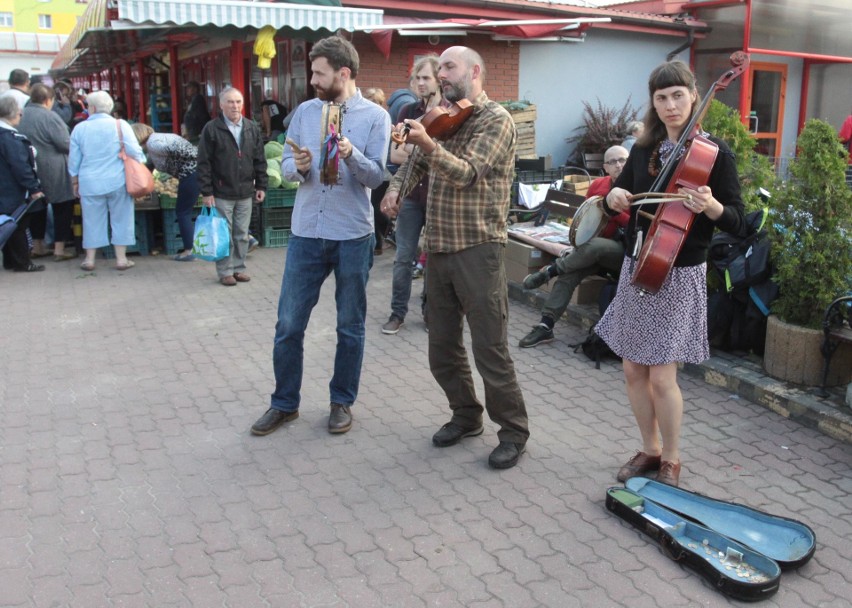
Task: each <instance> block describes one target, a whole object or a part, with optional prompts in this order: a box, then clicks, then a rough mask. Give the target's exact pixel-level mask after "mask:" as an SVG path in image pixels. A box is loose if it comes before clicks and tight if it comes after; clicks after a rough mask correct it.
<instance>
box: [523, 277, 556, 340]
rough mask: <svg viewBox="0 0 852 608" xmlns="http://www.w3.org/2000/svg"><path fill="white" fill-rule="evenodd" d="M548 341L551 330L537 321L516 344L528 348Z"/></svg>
mask: <svg viewBox="0 0 852 608" xmlns="http://www.w3.org/2000/svg"><path fill="white" fill-rule="evenodd" d="M530 276H532V275H530ZM548 342H553V330H552V329H550V328H549V327H548V326H547V325H545V324H544V323H539V324H538V325H536V326H535V327H533V329H532V331H531V332H530V333H528V334H527V335H526V336H524V337H523V338H521V341H520V342H518V346H520V347H521V348H530V347H531V346H538V345H539V344H547V343H548Z"/></svg>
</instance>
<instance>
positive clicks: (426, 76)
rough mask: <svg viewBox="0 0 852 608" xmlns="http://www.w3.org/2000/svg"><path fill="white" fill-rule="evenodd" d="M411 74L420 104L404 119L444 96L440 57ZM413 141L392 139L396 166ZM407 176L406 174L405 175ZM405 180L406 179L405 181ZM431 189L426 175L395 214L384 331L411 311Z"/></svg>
mask: <svg viewBox="0 0 852 608" xmlns="http://www.w3.org/2000/svg"><path fill="white" fill-rule="evenodd" d="M411 76H412V78H413V79H414V81H415V83H416V85H415V86H416V88H417V94H418V96H419V97H420V101H419V102H418V103H413V104H409V105H406V106H403V108H402V109H401V110H400V112H399V118H400V120H401V121H403V123H404V121H406V120H411V119H415V120H416V119H419V118H421V117H422V116H424V115H428V113H429V112H430V111H432V110H433V109H434V108H436V107H438V106H439V105H440V104H441V103H442V102H443V101H444V97H443V95H441V86H440V83H439V82H438V56H437V55H427V56H425V57H421V58H420V59H418V60H417V61H416V62H414V66H413V67H412V68H411ZM402 131H404V127H403V124H400V125H398V126H397V134H399V133H400V132H402ZM416 147H417V146H415V145H414V144H412V143H408V142H406V141H404V142H403V143H400V144H397V143H394V142H391V147H390V159H391V162H392V163H394V164H396V165H402V164H404V163H405V161H406V160H407V159H408V157H409V156H410V155H411V153H412V152H413V151H414V149H415V148H416ZM403 178H405V175H403ZM404 181H405V180H404ZM428 191H429V178H428V176H424V177H423V178H422V179H421V180H420V181H419V182H418V183H417V185H415V186H414V188H413V189H412V190H411V191H410V192H409V193H408V195H407V196H406V197H405V198H404V199H403V200H402V203H401V204H400V205H399V209H398V213H397V215H396V229H395V233H396V257H395V258H394V260H393V287H392V290H391V314H390V317H389V318H388V321H387V323H385V324H384V325H382V333H384V334H389V335H394V334H397V333H399V330H400V328H401V327H402V326H403V324H404V323H405V316H406V315H407V314H408V301H409V300H410V299H411V279H412V274H413V266H412V264H413V262H414V259H415V257H416V256H417V244H418V242H419V241H420V233H421V232H422V231H423V226H424V224H426V195H427V193H428ZM425 304H426V291H425V290H424V291H423V299H422V305H421V308H422V311H423V313H424V319H423V320H424V322H425V321H426V314H425V313H426V309H425Z"/></svg>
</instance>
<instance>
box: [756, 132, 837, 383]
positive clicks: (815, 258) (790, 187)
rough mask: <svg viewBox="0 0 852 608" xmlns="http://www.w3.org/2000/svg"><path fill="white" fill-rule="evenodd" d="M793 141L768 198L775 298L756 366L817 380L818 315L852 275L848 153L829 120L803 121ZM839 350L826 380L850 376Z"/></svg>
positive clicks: (819, 362)
mask: <svg viewBox="0 0 852 608" xmlns="http://www.w3.org/2000/svg"><path fill="white" fill-rule="evenodd" d="M797 144H798V156H797V157H796V158H795V159H794V160H793V161H792V162H791V163H790V176H789V179H788V180H787V181H786V182H785V183H783V184H782V185H781V187H780V188H779V189H778V190H777V192H776V195H775V197H774V198H773V200H772V203H771V205H772V208H773V214H772V222H771V225H770V232H771V238H772V256H773V260H774V264H775V267H776V271H775V276H774V279H775V281H776V282H777V284H778V287H779V296H778V299H777V300H776V301H775V302H774V304H773V307H772V311H773V313H774V314H773V315H772V316H771V317H770V319H769V324H768V327H767V336H766V352H765V355H764V368H765V369H766V371H767V372H768V373H769V375H771V376H773V377H775V378H778V379H781V380H787V381H790V382H796V383H798V384H809V385H817V384H819V383H820V380H821V372H822V363H823V358H822V356H821V354H820V351H819V344H821V342H822V336H823V334H822V331H820V328H821V326H822V319H823V315H824V313H825V309H826V308H827V307H828V305H829V304H830V303H831V302H832V300H833V299H834V298H835V297H837V296H838V295H841V294H843V293H845V292H847V291H848V290H849V288H850V279H852V191H850V189H849V186H847V185H846V181H845V169H846V167H847V159H848V153H847V152H846V150H844V149H843V146H842V145H841V143H840V140H839V139H838V137H837V132H836V131H835V130H834V128H833V127H832V126H831V125H829V124H828V123H826V122H824V121H821V120H818V119H811V120H809V121H808V122H807V123H806V124H805V128H804V129H803V130H802V133H801V135H800V136H799V140H798V142H797ZM814 345H816V347H814ZM844 346H848V345H842V346H841V350H842V349H843V348H844ZM841 350H839V351H838V352H837V353H836V354H835V359H834V360H833V363H832V373H833V375H832V376H830V377H829V382H828V384H829V385H837V384H841V383H844V382H849V380H850V378H849V376H850V368H852V365H848V363H847V364H844V363H842V361H843V360H844V357H848V356H849V353H848V352H846V353H843V352H841ZM846 361H848V359H846Z"/></svg>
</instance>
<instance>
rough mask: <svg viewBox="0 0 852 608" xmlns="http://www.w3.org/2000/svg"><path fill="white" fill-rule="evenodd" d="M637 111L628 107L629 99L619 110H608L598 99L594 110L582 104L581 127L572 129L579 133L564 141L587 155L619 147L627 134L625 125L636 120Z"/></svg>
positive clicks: (590, 106)
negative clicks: (575, 144)
mask: <svg viewBox="0 0 852 608" xmlns="http://www.w3.org/2000/svg"><path fill="white" fill-rule="evenodd" d="M637 115H638V111H637V110H636V109H634V108H632V107H631V106H630V97H629V96H628V97H627V101H625V102H624V105H623V106H622V107H621V108H610V107H608V106H605V105H603V104H602V103H601V100H600V99H598V105H597V107H596V108H594V107H592V105H591V104H590V103H589V102H587V101H584V102H583V125H582V126H580V127H577V128H576V129H574V130H575V131H579V133H578V134H577V135H573V136H571V137H568V138H566V139H565V141H566V142H568V143H569V144H572V143H577V144H578V146H577V147H578V148H579V149H580V150H582V151H583V152H588V153H601V154H602V153H604V152H606V151H607V148H609V147H611V146H617V145H620V144H621V142H622V141H624V136H625V135H626V134H627V125H628V124H630V123H631V122H632V121H634V120H636V116H637Z"/></svg>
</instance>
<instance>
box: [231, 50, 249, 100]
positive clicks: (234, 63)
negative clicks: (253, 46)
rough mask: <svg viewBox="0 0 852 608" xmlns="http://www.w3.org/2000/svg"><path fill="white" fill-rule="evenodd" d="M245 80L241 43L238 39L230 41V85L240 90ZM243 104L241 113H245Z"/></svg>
mask: <svg viewBox="0 0 852 608" xmlns="http://www.w3.org/2000/svg"><path fill="white" fill-rule="evenodd" d="M244 80H245V71H244V70H243V43H242V42H241V41H239V40H232V41H231V86H232V87H234V88H237V89H240V90H242V86H243V82H244ZM242 93H243V97H245V96H246V91H242ZM245 111H246V109H245V105H244V106H243V113H245Z"/></svg>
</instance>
